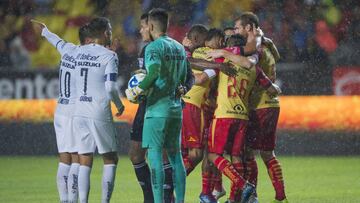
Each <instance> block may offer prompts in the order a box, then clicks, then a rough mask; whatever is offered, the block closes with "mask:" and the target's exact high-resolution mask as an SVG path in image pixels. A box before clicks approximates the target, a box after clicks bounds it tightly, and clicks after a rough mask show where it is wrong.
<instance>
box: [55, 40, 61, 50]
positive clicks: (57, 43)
mask: <svg viewBox="0 0 360 203" xmlns="http://www.w3.org/2000/svg"><path fill="white" fill-rule="evenodd" d="M61 41H63V40H59V41H58V42H56V45H55V48H56V49H57V46H58V45H59V43H60V42H61Z"/></svg>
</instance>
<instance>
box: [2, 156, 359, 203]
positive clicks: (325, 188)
mask: <svg viewBox="0 0 360 203" xmlns="http://www.w3.org/2000/svg"><path fill="white" fill-rule="evenodd" d="M279 159H280V161H281V164H282V166H283V171H284V176H285V181H286V182H285V184H286V192H287V196H288V200H289V202H293V203H295V202H301V203H318V202H319V203H320V202H321V203H358V202H360V157H359V156H352V157H291V156H287V157H280V158H279ZM101 164H102V161H101V159H100V158H98V159H96V160H95V163H94V167H93V171H92V175H91V191H90V202H91V203H92V202H94V203H95V202H100V195H101V188H100V185H101V183H100V181H101V171H102V167H101ZM258 164H259V186H258V193H259V201H260V202H261V203H262V202H270V201H271V200H273V198H274V192H273V189H272V186H271V183H270V181H269V178H268V176H267V172H266V170H265V168H264V164H262V162H260V161H259V160H258ZM56 168H57V159H56V157H30V156H29V157H14V156H0V202H7V203H15V202H16V203H23V202H26V203H52V202H58V196H57V190H56V183H55V175H56ZM223 179H224V180H226V177H224V178H223ZM187 180H188V182H187V193H186V202H188V203H194V202H198V195H199V193H200V189H201V176H200V170H199V168H198V169H197V170H195V171H194V172H193V173H192V174H191V175H190V177H188V179H187ZM225 182H226V183H225V184H226V185H227V186H228V181H227V180H226V181H225ZM141 200H142V192H141V190H140V187H139V185H138V183H137V181H136V178H135V174H134V172H133V169H132V165H131V163H130V161H129V160H128V159H127V157H122V158H121V159H120V162H119V166H118V170H117V179H116V186H115V189H114V193H113V198H112V202H114V203H116V202H124V203H125V202H126V203H141ZM224 201H225V198H222V199H221V201H220V202H224Z"/></svg>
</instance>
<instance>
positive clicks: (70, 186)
mask: <svg viewBox="0 0 360 203" xmlns="http://www.w3.org/2000/svg"><path fill="white" fill-rule="evenodd" d="M31 22H32V23H33V25H34V28H35V29H36V30H37V31H39V32H41V36H43V37H45V38H46V39H47V40H48V41H49V43H50V44H52V45H53V46H54V47H55V48H56V49H57V50H58V52H59V53H60V55H61V61H60V68H59V98H58V105H57V107H56V111H55V116H54V128H55V133H56V141H57V147H58V151H59V166H58V172H57V178H56V181H57V187H58V192H59V196H60V202H68V203H75V202H77V200H78V184H77V183H78V172H79V166H80V164H79V158H78V154H77V152H78V150H77V148H76V141H75V135H74V133H73V131H72V113H73V111H74V106H75V98H76V97H75V96H76V95H75V91H74V90H75V80H74V71H75V70H74V67H75V63H74V58H75V56H76V55H75V54H74V53H75V51H76V50H77V49H78V48H79V47H80V46H77V45H74V44H72V43H67V42H66V41H64V40H63V39H61V38H60V37H58V36H57V35H56V34H54V33H52V32H50V31H49V30H48V28H47V27H46V25H45V24H43V23H41V22H38V21H36V20H31ZM88 37H89V28H88V25H84V26H82V27H81V28H80V29H79V39H80V43H81V45H84V44H87V43H88V42H89V38H88Z"/></svg>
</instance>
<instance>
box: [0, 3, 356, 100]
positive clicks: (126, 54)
mask: <svg viewBox="0 0 360 203" xmlns="http://www.w3.org/2000/svg"><path fill="white" fill-rule="evenodd" d="M153 7H162V8H165V9H167V10H169V11H170V13H171V21H170V28H169V35H170V36H171V37H173V38H175V39H177V40H179V41H180V42H181V40H182V38H183V37H184V35H185V34H186V32H187V30H188V29H189V28H190V26H191V25H193V24H196V23H201V24H205V25H207V26H208V27H217V28H225V27H229V26H233V20H234V19H235V18H236V17H237V16H239V15H240V14H241V13H242V12H244V11H253V12H254V13H255V14H257V15H258V17H259V19H260V26H261V28H262V30H263V31H264V33H265V35H266V36H267V37H269V38H272V39H273V41H274V42H275V44H276V45H277V47H278V49H279V51H280V54H281V57H282V58H281V61H280V63H279V65H278V72H279V74H278V75H279V78H280V79H279V81H278V83H280V85H282V87H283V89H284V90H285V91H284V93H285V94H295V95H298V94H337V92H336V91H335V89H336V88H335V87H334V81H333V80H334V78H335V79H337V78H338V77H340V76H343V75H344V74H343V73H342V72H341V74H340V75H339V74H338V73H337V74H338V75H336V74H335V73H334V72H335V69H336V68H337V67H350V68H351V69H357V67H360V51H359V50H360V23H359V22H360V1H358V0H346V1H344V0H143V1H140V0H120V1H116V0H76V1H74V0H2V1H0V24H1V26H0V71H2V72H1V74H4V73H8V72H11V71H18V72H19V71H20V72H21V71H23V72H27V71H56V67H57V64H58V62H59V54H58V53H57V51H56V50H55V49H54V48H53V47H52V46H51V45H50V44H49V43H48V42H47V41H46V40H44V39H41V37H40V35H39V33H35V30H34V29H33V27H32V25H31V22H30V19H32V18H35V19H37V20H39V21H43V22H44V23H45V24H46V25H47V26H48V28H49V29H50V30H51V31H52V32H54V33H56V34H58V35H59V36H60V37H62V38H64V39H65V40H67V41H69V42H74V43H78V34H77V33H78V28H79V27H80V26H81V25H83V24H84V23H86V22H88V21H89V20H90V19H91V18H92V17H94V16H106V17H108V18H110V20H111V23H112V26H113V37H115V38H118V39H119V42H118V43H117V44H116V47H117V50H116V52H117V53H118V55H119V59H120V65H119V72H120V73H121V75H122V76H121V77H122V78H123V81H126V79H127V78H129V75H130V73H131V71H133V70H134V69H136V68H137V67H136V66H137V65H136V64H137V60H136V58H137V56H138V52H139V50H140V49H141V47H142V42H141V37H140V35H139V33H138V31H139V17H140V15H141V14H142V13H143V12H146V11H148V10H149V9H151V8H153ZM359 70H360V68H359ZM355 72H356V71H355ZM355 72H354V74H355ZM334 74H335V76H334ZM356 74H358V75H357V78H358V79H356V78H355V80H359V81H360V79H359V77H360V71H359V72H357V73H356ZM304 81H305V83H304ZM359 85H360V82H358V83H356V84H355V86H357V87H358V86H359ZM351 86H354V84H351ZM357 87H355V90H354V88H353V89H352V90H351V91H350V93H351V94H354V93H360V91H359V92H357V91H358V90H357ZM359 89H360V88H359ZM340 94H341V93H340Z"/></svg>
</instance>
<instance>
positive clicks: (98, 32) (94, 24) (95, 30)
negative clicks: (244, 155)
mask: <svg viewBox="0 0 360 203" xmlns="http://www.w3.org/2000/svg"><path fill="white" fill-rule="evenodd" d="M109 24H110V20H109V19H108V18H105V17H97V18H94V19H92V20H91V21H90V23H89V30H90V33H91V37H94V38H99V37H101V36H102V34H103V33H104V32H105V31H106V30H107V29H108V28H109Z"/></svg>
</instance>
